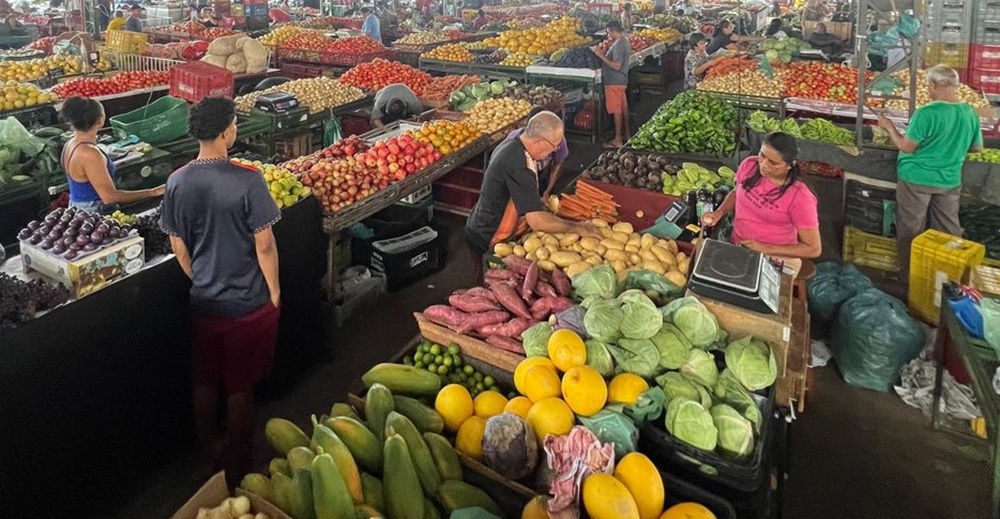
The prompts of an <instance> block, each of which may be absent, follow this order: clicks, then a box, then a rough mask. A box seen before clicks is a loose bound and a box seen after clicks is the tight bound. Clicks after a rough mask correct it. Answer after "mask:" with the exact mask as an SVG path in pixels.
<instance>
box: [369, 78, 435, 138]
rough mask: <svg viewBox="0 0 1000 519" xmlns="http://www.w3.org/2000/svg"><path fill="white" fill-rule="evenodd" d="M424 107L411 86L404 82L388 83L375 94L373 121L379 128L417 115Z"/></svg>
mask: <svg viewBox="0 0 1000 519" xmlns="http://www.w3.org/2000/svg"><path fill="white" fill-rule="evenodd" d="M423 109H424V105H423V103H421V102H420V100H419V99H417V95H416V94H414V93H413V90H410V87H408V86H406V85H404V84H402V83H395V84H392V85H386V86H384V87H382V89H381V90H379V91H378V93H377V94H375V99H374V101H373V105H372V115H371V123H372V125H374V126H375V127H376V128H378V127H381V126H383V125H386V124H389V123H391V122H395V121H398V120H400V119H406V118H407V117H411V116H414V115H417V114H419V113H420V112H421V111H422V110H423Z"/></svg>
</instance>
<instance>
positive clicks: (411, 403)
mask: <svg viewBox="0 0 1000 519" xmlns="http://www.w3.org/2000/svg"><path fill="white" fill-rule="evenodd" d="M392 402H393V404H394V406H395V409H394V410H395V411H396V412H397V413H399V414H401V415H403V416H405V417H407V418H409V419H410V421H411V422H413V425H415V426H417V429H418V430H419V431H420V432H422V433H424V432H432V433H438V434H440V433H441V431H443V430H444V419H443V418H441V415H440V414H438V412H437V411H435V410H434V409H431V408H430V407H428V406H427V405H425V404H424V403H423V402H421V401H420V400H417V399H416V398H410V397H408V396H403V395H392Z"/></svg>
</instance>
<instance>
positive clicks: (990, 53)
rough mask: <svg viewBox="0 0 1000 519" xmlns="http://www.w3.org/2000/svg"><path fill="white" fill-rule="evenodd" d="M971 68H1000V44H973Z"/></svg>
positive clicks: (970, 58) (970, 54)
mask: <svg viewBox="0 0 1000 519" xmlns="http://www.w3.org/2000/svg"><path fill="white" fill-rule="evenodd" d="M971 47H972V48H971V49H970V51H969V68H971V69H987V70H1000V45H972V46H971Z"/></svg>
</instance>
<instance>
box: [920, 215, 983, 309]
mask: <svg viewBox="0 0 1000 519" xmlns="http://www.w3.org/2000/svg"><path fill="white" fill-rule="evenodd" d="M985 257H986V247H984V246H983V244H981V243H976V242H973V241H969V240H964V239H962V238H959V237H958V236H952V235H950V234H945V233H943V232H940V231H935V230H934V229H930V230H927V231H924V233H923V234H921V235H920V236H917V237H916V238H914V239H913V245H912V246H911V248H910V290H909V296H908V297H907V305H908V306H909V308H910V312H911V313H913V314H914V315H916V316H917V317H919V318H920V319H923V320H924V321H926V322H928V323H931V324H937V323H938V320H939V319H940V317H941V286H942V285H943V284H945V283H948V282H949V281H954V282H959V283H960V282H962V281H964V280H965V277H966V275H967V274H968V272H969V269H970V268H971V267H974V266H976V265H979V264H980V263H982V262H983V258H985Z"/></svg>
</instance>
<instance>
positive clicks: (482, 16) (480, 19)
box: [472, 9, 489, 31]
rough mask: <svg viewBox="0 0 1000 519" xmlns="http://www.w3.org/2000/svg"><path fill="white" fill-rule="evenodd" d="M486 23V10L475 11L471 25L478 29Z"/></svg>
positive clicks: (487, 21)
mask: <svg viewBox="0 0 1000 519" xmlns="http://www.w3.org/2000/svg"><path fill="white" fill-rule="evenodd" d="M487 23H489V20H487V19H486V12H485V11H483V10H482V9H480V10H479V11H477V12H476V21H475V22H473V24H472V26H473V27H474V28H475V29H476V30H477V31H478V30H479V29H482V28H483V26H485V25H486V24H487Z"/></svg>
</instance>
